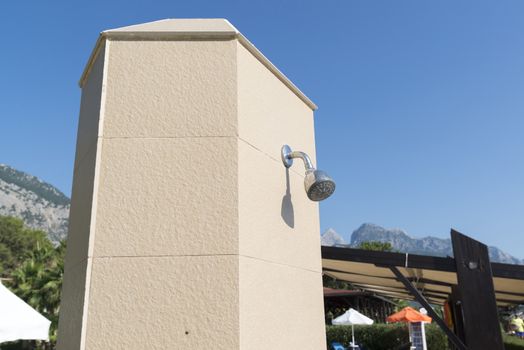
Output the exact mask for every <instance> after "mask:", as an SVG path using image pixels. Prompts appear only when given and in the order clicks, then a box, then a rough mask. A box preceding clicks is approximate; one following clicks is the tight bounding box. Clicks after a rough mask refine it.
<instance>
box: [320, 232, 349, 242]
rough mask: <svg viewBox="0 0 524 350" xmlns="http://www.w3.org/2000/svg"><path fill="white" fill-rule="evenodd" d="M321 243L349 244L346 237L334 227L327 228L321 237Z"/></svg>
mask: <svg viewBox="0 0 524 350" xmlns="http://www.w3.org/2000/svg"><path fill="white" fill-rule="evenodd" d="M320 243H321V244H322V245H324V246H330V247H332V246H337V245H345V244H347V243H346V241H345V240H344V238H343V237H342V236H341V235H339V234H338V233H337V231H335V230H334V229H332V228H329V229H327V230H326V231H325V232H324V233H323V234H322V236H321V237H320Z"/></svg>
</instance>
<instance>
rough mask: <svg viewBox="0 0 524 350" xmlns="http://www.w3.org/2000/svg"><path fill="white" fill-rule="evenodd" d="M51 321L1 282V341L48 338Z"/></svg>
mask: <svg viewBox="0 0 524 350" xmlns="http://www.w3.org/2000/svg"><path fill="white" fill-rule="evenodd" d="M50 325H51V321H49V320H48V319H47V318H45V317H44V316H42V315H40V314H39V313H38V312H36V311H35V310H34V309H33V308H32V307H31V306H29V305H27V304H26V303H25V302H24V301H23V300H22V299H20V298H19V297H17V296H16V295H15V294H13V293H12V292H11V291H10V290H9V289H7V288H6V287H4V286H3V285H2V284H1V283H0V343H3V342H7V341H15V340H19V339H26V340H48V339H49V326H50Z"/></svg>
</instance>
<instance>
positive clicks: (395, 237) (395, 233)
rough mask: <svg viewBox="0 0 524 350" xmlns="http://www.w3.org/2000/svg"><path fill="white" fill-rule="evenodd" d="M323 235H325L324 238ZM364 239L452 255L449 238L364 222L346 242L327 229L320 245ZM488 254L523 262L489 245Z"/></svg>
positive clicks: (400, 248) (406, 250)
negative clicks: (416, 236)
mask: <svg viewBox="0 0 524 350" xmlns="http://www.w3.org/2000/svg"><path fill="white" fill-rule="evenodd" d="M324 236H326V237H325V238H324ZM366 241H379V242H388V243H390V244H391V246H392V247H393V250H395V251H399V252H402V253H411V254H421V255H432V256H453V252H452V247H451V240H450V239H443V238H437V237H431V236H428V237H422V238H414V237H411V236H410V235H408V233H407V232H406V231H404V230H401V229H386V228H384V227H381V226H379V225H375V224H369V223H365V224H362V225H361V226H360V227H359V228H358V229H356V230H355V231H353V233H352V234H351V240H350V242H349V243H348V242H347V241H346V240H345V239H344V238H343V237H342V236H341V235H340V234H338V233H337V232H336V231H335V230H333V229H328V230H327V231H326V232H325V233H324V234H323V235H322V245H327V246H349V247H358V246H359V245H360V243H362V242H366ZM488 249H489V255H490V259H491V261H493V262H501V263H506V264H524V261H523V260H521V259H518V258H515V257H514V256H511V255H510V254H508V253H506V252H504V251H502V250H500V249H499V248H497V247H493V246H490V247H488Z"/></svg>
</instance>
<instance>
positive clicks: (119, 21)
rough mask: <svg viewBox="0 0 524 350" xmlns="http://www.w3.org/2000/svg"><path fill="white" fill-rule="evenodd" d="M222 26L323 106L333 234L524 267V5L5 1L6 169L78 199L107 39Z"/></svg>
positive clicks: (319, 120) (327, 221) (1, 72)
mask: <svg viewBox="0 0 524 350" xmlns="http://www.w3.org/2000/svg"><path fill="white" fill-rule="evenodd" d="M176 17H182V18H184V17H200V18H205V17H224V18H227V19H229V20H230V21H231V22H232V23H233V24H234V25H235V26H237V27H238V28H239V29H240V30H241V31H242V32H243V33H244V34H245V35H246V36H247V37H248V38H249V39H250V40H251V41H252V42H253V43H254V44H255V45H256V46H257V47H258V48H259V49H260V50H261V51H262V52H264V53H265V54H266V56H268V57H269V58H270V59H271V60H272V61H273V62H274V63H275V64H276V65H277V66H278V67H279V68H280V69H281V70H282V71H283V72H284V73H285V74H286V75H287V76H288V77H290V78H291V79H292V80H293V81H294V82H295V83H296V84H297V85H298V86H299V87H300V88H301V89H302V90H303V91H304V92H305V93H306V94H307V95H308V96H309V97H310V98H311V99H312V100H313V101H315V102H316V103H317V104H318V105H319V107H320V108H319V110H318V112H317V113H316V133H317V152H318V154H317V156H318V160H319V166H320V168H323V169H325V170H327V171H328V172H329V173H330V174H331V175H332V176H333V177H335V178H336V180H337V185H338V187H337V192H336V193H335V195H334V196H333V197H332V198H330V199H329V200H327V201H325V202H323V203H322V204H321V229H322V230H325V229H327V228H329V227H333V228H334V229H336V230H337V231H338V232H340V233H342V234H344V235H346V236H348V235H349V234H350V233H351V232H352V231H353V230H354V229H356V228H357V227H358V226H359V225H360V224H361V223H363V222H372V223H376V224H379V225H382V226H386V227H399V228H404V229H406V230H407V231H408V232H409V233H410V234H411V235H413V236H425V235H434V236H439V237H449V229H450V228H451V227H454V228H457V229H459V230H461V231H463V232H464V233H466V234H468V235H471V236H473V237H475V238H477V239H479V240H481V241H483V242H485V243H487V244H490V245H497V246H499V247H500V248H502V249H504V250H506V251H508V252H510V253H512V254H513V255H515V256H517V257H520V258H524V251H523V249H524V164H523V163H524V155H523V153H524V1H522V0H514V1H511V0H508V1H498V2H495V1H489V2H488V1H466V0H465V1H456V0H453V1H447V0H439V1H420V0H413V1H402V0H398V1H390V0H382V1H373V0H360V1H357V0H346V1H304V0H303V1H217V0H214V1H195V0H192V1H173V0H171V1H151V0H149V1H145V0H144V1H137V0H125V1H110V0H106V1H38V0H34V1H23V0H20V1H2V2H0V29H1V30H2V33H3V36H2V49H1V51H0V52H1V54H0V118H1V124H0V126H1V129H0V130H1V133H0V150H1V151H0V152H1V153H0V163H6V164H9V165H12V166H14V167H16V168H18V169H20V170H24V171H27V172H29V173H31V174H34V175H37V176H39V177H41V178H42V179H44V180H45V181H47V182H50V183H52V184H54V185H56V186H57V187H59V188H60V189H61V190H62V191H64V192H65V193H66V194H68V195H69V194H70V192H71V179H72V168H73V159H74V150H75V138H76V127H77V118H78V110H79V101H80V90H79V88H78V87H77V81H78V78H79V77H80V74H81V72H82V69H83V66H84V64H85V62H86V60H87V57H88V55H89V53H90V51H91V49H92V47H93V45H94V43H95V40H96V38H97V36H98V32H100V31H101V30H104V29H108V28H114V27H120V26H125V25H130V24H136V23H141V22H147V21H152V20H158V19H162V18H176Z"/></svg>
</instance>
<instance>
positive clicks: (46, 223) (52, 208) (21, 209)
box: [0, 164, 70, 243]
mask: <svg viewBox="0 0 524 350" xmlns="http://www.w3.org/2000/svg"><path fill="white" fill-rule="evenodd" d="M69 207H70V200H69V198H68V197H67V196H66V195H64V194H63V193H62V192H61V191H60V190H58V189H57V188H56V187H54V186H53V185H50V184H48V183H47V182H44V181H42V180H40V179H39V178H37V177H36V176H33V175H30V174H27V173H25V172H23V171H19V170H16V169H15V168H13V167H10V166H9V165H6V164H0V215H6V216H15V217H18V218H20V219H22V220H24V222H25V224H26V225H27V226H29V227H31V228H34V229H39V230H43V231H45V232H47V234H48V235H49V238H50V239H51V241H53V242H55V243H57V242H58V241H60V240H62V239H64V238H65V237H66V236H67V230H68V220H69Z"/></svg>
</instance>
